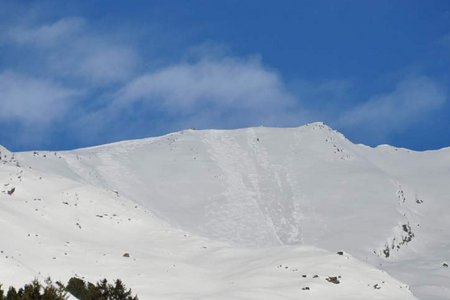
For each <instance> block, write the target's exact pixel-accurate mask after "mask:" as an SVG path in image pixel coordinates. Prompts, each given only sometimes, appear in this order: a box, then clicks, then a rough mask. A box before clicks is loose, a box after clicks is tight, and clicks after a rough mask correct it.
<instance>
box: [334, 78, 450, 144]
mask: <svg viewBox="0 0 450 300" xmlns="http://www.w3.org/2000/svg"><path fill="white" fill-rule="evenodd" d="M445 102H446V94H445V91H444V89H443V88H442V87H440V86H439V84H437V83H436V82H435V81H433V80H431V79H430V78H428V77H415V78H409V79H406V80H403V81H401V82H400V83H398V84H397V86H396V87H395V89H394V90H393V91H391V92H390V93H386V94H381V95H376V96H373V97H371V98H370V99H369V100H368V101H367V102H365V103H363V104H361V105H358V106H357V107H355V108H353V109H351V110H349V111H347V112H345V113H343V115H342V116H341V118H340V119H339V120H338V123H339V124H340V125H342V126H343V127H344V128H353V130H358V131H360V132H361V133H364V132H366V133H367V132H370V133H371V134H374V135H377V136H381V137H382V136H385V135H388V134H390V133H393V132H401V131H403V130H405V129H407V128H409V127H410V126H411V125H413V124H414V123H418V122H420V121H421V120H423V119H426V118H427V117H429V116H430V114H432V113H433V112H435V111H436V110H437V109H439V108H440V107H442V106H443V105H444V104H445ZM356 128H357V129H356Z"/></svg>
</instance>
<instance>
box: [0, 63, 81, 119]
mask: <svg viewBox="0 0 450 300" xmlns="http://www.w3.org/2000/svg"><path fill="white" fill-rule="evenodd" d="M0 91H1V97H0V121H15V122H21V123H24V124H27V125H33V126H35V125H39V126H45V125H48V124H50V123H52V122H53V121H55V120H57V119H58V118H62V117H63V116H64V114H66V113H67V111H68V110H69V109H70V107H71V106H72V105H73V104H74V99H75V96H76V95H77V94H78V93H77V92H76V91H74V90H71V89H68V88H65V87H63V86H61V85H59V84H57V83H56V82H54V81H52V80H48V79H41V78H31V77H27V76H25V75H21V74H17V73H14V72H3V73H0Z"/></svg>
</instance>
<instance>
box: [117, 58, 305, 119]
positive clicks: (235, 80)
mask: <svg viewBox="0 0 450 300" xmlns="http://www.w3.org/2000/svg"><path fill="white" fill-rule="evenodd" d="M116 97H117V100H116V102H115V104H114V106H116V107H126V106H128V105H131V104H133V103H136V102H139V103H142V104H144V105H149V106H158V107H161V108H163V109H164V110H165V111H167V112H170V113H172V114H174V115H180V116H185V117H186V116H189V115H191V114H197V115H201V113H202V112H205V113H206V112H207V113H208V114H209V115H211V116H214V118H213V119H214V120H216V121H218V120H220V119H221V118H217V117H218V116H217V115H220V116H221V117H222V120H223V117H224V116H225V115H228V116H229V117H230V114H231V115H233V114H234V115H235V116H237V115H240V116H241V117H243V118H244V121H245V119H247V120H248V121H254V122H259V123H258V124H260V123H264V122H265V121H266V120H271V121H273V119H274V118H276V117H279V116H280V115H283V117H286V116H287V115H288V114H295V113H296V112H297V110H298V105H297V104H296V103H295V101H294V97H293V96H292V95H291V94H290V93H289V92H288V91H287V90H286V88H285V85H284V83H283V80H282V79H281V78H280V76H279V75H278V74H277V73H275V72H273V71H271V70H268V69H267V68H265V67H264V66H262V64H261V63H260V62H258V61H257V60H252V59H247V60H240V59H235V58H222V59H214V60H211V59H203V60H200V61H198V62H195V63H181V64H178V65H172V66H168V67H166V68H163V69H160V70H158V71H155V72H153V73H148V74H145V75H143V76H140V77H138V78H136V79H135V80H133V81H132V82H130V83H129V84H128V85H127V86H126V87H124V88H123V89H122V90H120V91H119V92H118V93H117V96H116ZM233 119H235V118H233ZM288 119H289V120H288ZM288 119H286V121H292V119H291V118H288ZM211 121H213V120H211ZM223 121H226V120H223ZM280 121H281V122H280V123H283V122H282V120H280ZM206 123H208V122H206ZM246 123H248V122H246Z"/></svg>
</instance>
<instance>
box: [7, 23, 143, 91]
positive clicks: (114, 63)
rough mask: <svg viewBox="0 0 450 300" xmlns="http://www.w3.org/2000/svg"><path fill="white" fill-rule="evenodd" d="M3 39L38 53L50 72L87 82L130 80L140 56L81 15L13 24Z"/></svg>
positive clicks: (38, 56)
mask: <svg viewBox="0 0 450 300" xmlns="http://www.w3.org/2000/svg"><path fill="white" fill-rule="evenodd" d="M2 40H3V43H7V44H9V45H12V46H18V47H21V49H22V50H23V51H25V52H27V50H28V53H29V54H30V55H32V56H35V57H37V58H38V59H39V60H40V61H41V64H40V67H41V71H42V72H46V75H49V76H56V77H68V78H72V79H76V80H80V81H82V82H84V83H85V84H87V83H90V84H93V85H105V84H111V83H117V82H121V81H123V80H126V79H128V78H130V76H132V74H133V72H134V69H135V67H136V63H137V59H138V58H137V54H136V51H135V49H134V48H133V47H131V46H127V45H125V44H121V43H120V42H119V41H116V40H115V38H114V37H113V36H108V35H107V34H100V33H96V32H95V30H92V28H91V27H89V25H88V24H87V22H86V21H85V20H84V19H82V18H78V17H67V18H63V19H60V20H58V21H55V22H51V23H44V24H34V23H33V24H25V25H24V24H13V25H11V26H10V27H9V28H7V30H5V32H4V33H3V38H2Z"/></svg>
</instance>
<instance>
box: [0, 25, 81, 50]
mask: <svg viewBox="0 0 450 300" xmlns="http://www.w3.org/2000/svg"><path fill="white" fill-rule="evenodd" d="M84 26H85V21H84V20H83V19H82V18H77V17H72V18H64V19H60V20H58V21H56V22H54V23H50V24H43V25H37V26H34V27H33V26H24V25H21V26H17V27H13V28H10V29H9V30H8V31H7V32H6V37H7V38H8V39H10V40H11V41H12V42H14V43H17V44H20V45H38V46H41V47H45V48H47V47H57V46H58V43H61V42H65V41H66V42H67V39H68V38H70V37H72V38H73V37H74V36H76V35H78V34H81V33H82V31H83V30H84Z"/></svg>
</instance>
